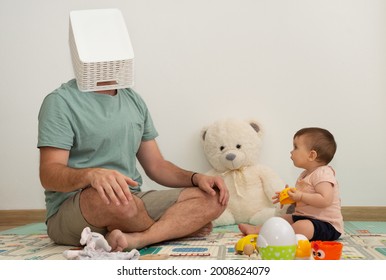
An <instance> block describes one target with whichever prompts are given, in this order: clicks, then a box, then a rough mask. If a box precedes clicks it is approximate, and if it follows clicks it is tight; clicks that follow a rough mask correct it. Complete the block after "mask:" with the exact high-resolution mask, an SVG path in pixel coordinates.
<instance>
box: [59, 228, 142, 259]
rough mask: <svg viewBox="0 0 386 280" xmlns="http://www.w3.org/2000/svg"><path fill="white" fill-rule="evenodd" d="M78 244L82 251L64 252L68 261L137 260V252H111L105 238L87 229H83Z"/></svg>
mask: <svg viewBox="0 0 386 280" xmlns="http://www.w3.org/2000/svg"><path fill="white" fill-rule="evenodd" d="M80 244H81V245H85V246H84V248H83V249H82V250H65V251H64V252H63V256H64V257H65V258H66V259H69V260H138V259H139V257H140V254H139V251H137V250H136V249H133V250H131V251H130V252H111V247H110V245H109V243H108V242H107V240H106V239H105V237H104V236H103V235H102V234H100V233H97V232H92V231H91V229H90V228H89V227H86V228H84V229H83V231H82V233H81V239H80Z"/></svg>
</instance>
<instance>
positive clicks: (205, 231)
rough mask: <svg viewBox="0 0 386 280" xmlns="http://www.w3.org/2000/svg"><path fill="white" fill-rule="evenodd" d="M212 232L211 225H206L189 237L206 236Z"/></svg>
mask: <svg viewBox="0 0 386 280" xmlns="http://www.w3.org/2000/svg"><path fill="white" fill-rule="evenodd" d="M212 230H213V224H212V223H208V224H206V225H205V226H203V227H202V228H200V229H199V230H197V231H196V232H193V233H192V234H190V235H189V236H192V237H202V236H207V235H209V234H210V233H211V232H212Z"/></svg>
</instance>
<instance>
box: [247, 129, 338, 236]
mask: <svg viewBox="0 0 386 280" xmlns="http://www.w3.org/2000/svg"><path fill="white" fill-rule="evenodd" d="M335 152H336V142H335V139H334V136H333V135H332V134H331V133H330V132H329V131H327V130H326V129H323V128H318V127H309V128H303V129H301V130H299V131H298V132H296V133H295V135H294V137H293V150H292V151H291V159H292V161H293V163H294V165H295V166H296V167H299V168H302V169H304V171H303V172H302V173H301V174H300V176H299V177H298V179H297V181H296V185H295V188H290V189H288V196H289V198H290V199H292V200H293V201H295V209H294V212H293V213H292V214H285V215H283V216H282V218H284V219H285V220H287V221H288V222H289V223H290V224H291V225H292V227H293V229H294V231H295V233H296V234H303V235H304V236H306V237H307V238H308V239H309V240H310V241H313V240H323V241H333V240H336V239H338V238H339V237H340V236H341V234H342V233H343V217H342V213H341V205H340V194H339V185H338V182H337V180H336V178H335V171H334V169H333V168H332V167H331V166H328V164H329V163H330V161H331V160H332V159H333V157H334V155H335ZM279 196H280V193H279V192H277V193H276V195H275V196H273V197H272V200H273V203H279V202H280V199H279ZM260 228H261V226H254V225H250V224H240V225H239V229H240V231H241V232H242V233H244V234H246V235H247V234H256V233H259V231H260Z"/></svg>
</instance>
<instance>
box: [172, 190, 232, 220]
mask: <svg viewBox="0 0 386 280" xmlns="http://www.w3.org/2000/svg"><path fill="white" fill-rule="evenodd" d="M188 200H192V203H197V206H198V207H200V208H201V209H202V210H204V211H203V213H204V215H208V216H209V217H210V218H212V219H216V218H217V217H219V216H220V215H221V214H222V213H223V212H224V211H225V209H226V206H224V205H222V204H221V203H220V200H219V193H218V192H216V195H210V194H208V193H206V192H203V191H202V190H200V189H199V188H187V189H185V190H184V191H182V192H181V194H180V197H179V198H178V201H179V202H182V201H188ZM193 200H195V201H196V202H193Z"/></svg>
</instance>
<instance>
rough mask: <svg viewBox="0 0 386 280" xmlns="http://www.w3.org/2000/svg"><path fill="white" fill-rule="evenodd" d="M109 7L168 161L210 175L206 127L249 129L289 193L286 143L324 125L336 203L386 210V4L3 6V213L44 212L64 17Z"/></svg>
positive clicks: (358, 0) (45, 0)
mask: <svg viewBox="0 0 386 280" xmlns="http://www.w3.org/2000/svg"><path fill="white" fill-rule="evenodd" d="M112 7H116V8H119V9H121V10H122V12H123V14H124V16H125V18H126V21H127V26H128V29H129V33H130V37H131V40H132V43H133V47H134V51H135V55H136V85H135V89H136V90H137V91H138V92H139V93H140V94H141V95H142V96H143V98H144V99H145V100H146V101H147V103H148V106H149V108H150V109H151V111H152V115H153V118H154V120H155V124H156V126H157V128H158V130H159V132H160V137H159V139H158V141H159V145H160V147H161V149H162V151H163V154H164V156H165V157H166V158H168V159H169V160H171V161H174V162H175V163H177V164H179V165H181V166H183V167H185V168H187V169H191V170H197V171H201V172H205V171H206V170H208V169H209V168H210V166H209V165H208V163H207V161H206V159H205V157H204V154H203V151H202V148H201V144H200V130H201V128H202V127H203V126H205V125H207V124H210V123H212V122H213V121H215V120H217V119H222V118H228V117H235V118H241V119H244V118H245V119H249V118H255V119H258V120H259V121H260V122H262V123H263V125H264V126H265V131H266V134H265V140H264V141H265V142H264V146H263V151H262V157H261V162H262V163H263V164H266V165H268V166H271V167H272V168H274V169H275V170H276V171H277V172H278V173H279V174H280V175H281V176H282V177H283V179H285V180H286V181H287V182H288V183H289V184H292V183H294V181H295V179H296V177H297V175H298V174H299V172H300V170H299V169H296V168H295V167H293V166H292V162H291V160H290V159H289V152H290V150H291V148H292V135H293V134H294V132H295V131H296V130H298V129H300V128H302V127H305V126H322V127H325V128H327V129H329V130H330V131H331V132H333V133H334V135H335V137H336V140H337V142H338V152H337V154H336V158H335V159H334V161H333V162H332V165H333V166H334V167H335V168H336V171H337V176H338V179H339V182H340V184H341V189H342V204H343V205H345V206H353V205H356V206H381V205H386V203H385V202H386V186H385V182H386V170H385V166H386V145H385V143H386V126H385V120H386V110H385V109H386V108H385V107H386V94H385V91H386V2H385V1H382V0H379V1H373V0H324V1H311V0H298V1H288V0H276V1H273V0H265V1H262V0H261V1H259V0H212V1H210V0H195V1H193V0H189V1H188V0H179V1H177V0H175V1H172V0H163V1H157V0H148V1H146V0H122V1H107V0H106V1H102V0H99V1H96V0H93V1H91V0H90V1H78V0H68V1H53V0H35V1H20V0H2V1H1V4H0V42H1V44H0V74H1V82H0V127H1V137H0V144H1V150H0V209H3V210H4V209H34V208H37V209H39V208H44V196H43V189H42V187H41V186H40V182H39V178H38V158H39V154H38V150H37V148H36V141H37V114H38V110H39V107H40V104H41V102H42V100H43V98H44V96H45V95H46V94H48V93H49V92H50V91H52V90H53V89H55V88H56V87H58V86H59V85H60V84H61V83H62V82H65V81H67V80H69V79H71V78H72V77H73V72H72V66H71V62H70V55H69V47H68V43H67V42H68V15H69V11H71V10H77V9H90V8H112ZM146 186H147V187H150V186H151V183H150V182H149V181H147V182H146Z"/></svg>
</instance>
